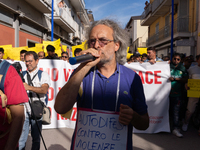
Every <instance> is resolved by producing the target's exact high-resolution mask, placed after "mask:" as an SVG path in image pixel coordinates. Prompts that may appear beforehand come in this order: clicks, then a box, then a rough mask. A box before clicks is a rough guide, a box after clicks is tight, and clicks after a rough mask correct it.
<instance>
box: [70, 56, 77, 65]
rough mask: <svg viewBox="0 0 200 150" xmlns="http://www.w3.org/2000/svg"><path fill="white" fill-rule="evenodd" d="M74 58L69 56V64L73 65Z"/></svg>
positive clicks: (74, 62)
mask: <svg viewBox="0 0 200 150" xmlns="http://www.w3.org/2000/svg"><path fill="white" fill-rule="evenodd" d="M76 62H77V61H76V58H75V57H70V58H69V63H70V64H71V65H75V64H76Z"/></svg>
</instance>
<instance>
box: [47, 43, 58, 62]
mask: <svg viewBox="0 0 200 150" xmlns="http://www.w3.org/2000/svg"><path fill="white" fill-rule="evenodd" d="M46 49H47V53H48V56H47V57H45V59H59V58H58V57H57V56H56V54H55V47H54V46H53V45H47V47H46Z"/></svg>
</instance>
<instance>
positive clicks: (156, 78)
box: [154, 71, 162, 84]
mask: <svg viewBox="0 0 200 150" xmlns="http://www.w3.org/2000/svg"><path fill="white" fill-rule="evenodd" d="M158 73H161V71H154V76H155V84H162V82H161V81H158V78H161V76H158Z"/></svg>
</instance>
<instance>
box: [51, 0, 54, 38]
mask: <svg viewBox="0 0 200 150" xmlns="http://www.w3.org/2000/svg"><path fill="white" fill-rule="evenodd" d="M53 8H54V0H52V5H51V41H53V28H54V20H53V14H54V13H53V12H54V9H53Z"/></svg>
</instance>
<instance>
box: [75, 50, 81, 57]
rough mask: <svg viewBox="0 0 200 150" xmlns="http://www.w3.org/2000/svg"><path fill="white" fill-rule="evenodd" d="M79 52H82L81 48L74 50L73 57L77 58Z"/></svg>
mask: <svg viewBox="0 0 200 150" xmlns="http://www.w3.org/2000/svg"><path fill="white" fill-rule="evenodd" d="M81 51H82V49H81V48H76V49H75V50H74V56H75V57H76V56H79V55H80V52H81Z"/></svg>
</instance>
